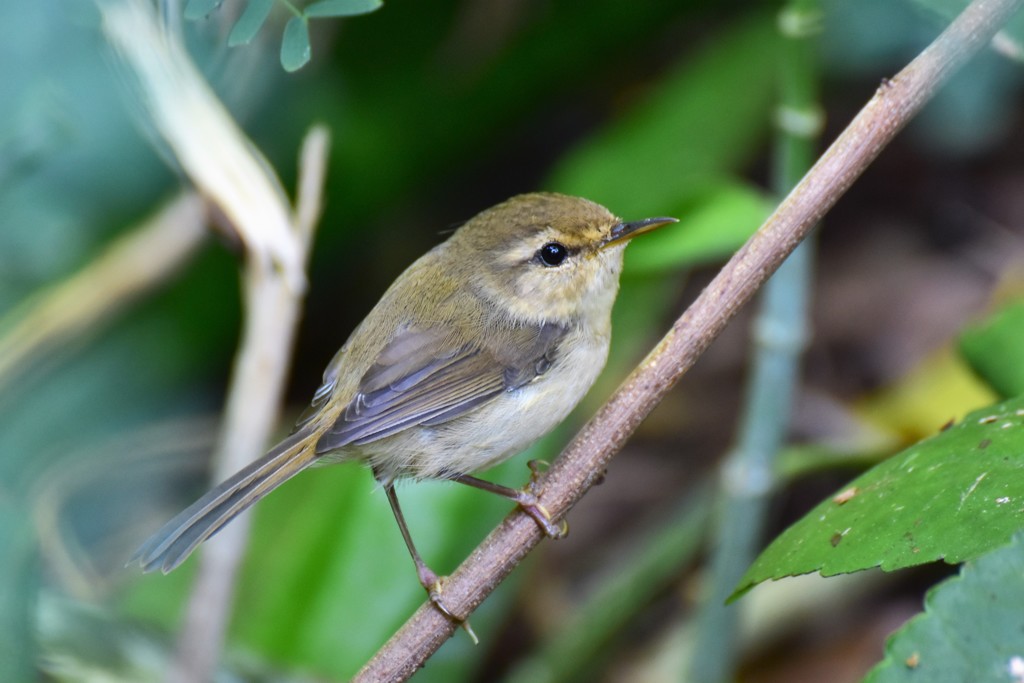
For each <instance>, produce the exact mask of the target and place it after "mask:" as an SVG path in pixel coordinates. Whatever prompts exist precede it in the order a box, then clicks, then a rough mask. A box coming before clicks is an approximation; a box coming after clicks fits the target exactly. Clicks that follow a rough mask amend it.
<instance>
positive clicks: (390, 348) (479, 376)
mask: <svg viewBox="0 0 1024 683" xmlns="http://www.w3.org/2000/svg"><path fill="white" fill-rule="evenodd" d="M564 336H565V328H564V327H561V326H558V325H536V326H519V327H516V328H514V329H510V330H506V331H503V332H502V337H501V339H502V343H500V344H495V345H493V346H495V347H496V349H497V350H495V349H492V348H488V346H487V345H486V344H481V343H477V342H469V341H466V340H465V339H464V338H460V337H459V336H458V335H453V334H451V333H450V332H449V331H447V330H444V329H439V328H428V329H420V330H415V329H414V330H407V331H404V332H402V333H400V334H398V335H397V336H396V337H395V338H394V339H393V340H392V341H391V342H390V343H389V344H388V345H387V346H385V347H384V349H383V350H382V351H381V353H380V355H379V356H378V357H377V360H376V362H375V363H374V364H373V365H372V366H371V367H370V369H369V370H368V371H367V372H366V374H365V375H363V377H362V379H361V380H360V383H359V390H358V392H357V393H356V396H355V398H353V399H352V401H351V403H349V405H348V406H347V407H346V408H345V410H344V411H342V413H341V415H340V416H339V417H338V419H337V421H336V422H335V424H334V425H333V426H332V427H331V428H330V429H328V430H327V431H326V432H325V433H324V435H323V436H322V437H321V438H320V440H319V441H318V443H317V452H318V453H326V452H329V451H332V450H335V449H338V448H342V447H343V446H348V445H360V444H366V443H370V442H372V441H376V440H378V439H383V438H385V437H387V436H391V435H393V434H396V433H398V432H400V431H402V430H403V429H408V428H409V427H413V426H417V425H437V424H441V423H444V422H447V421H449V420H453V419H455V418H457V417H460V416H461V415H465V414H466V413H468V412H470V411H471V410H473V409H474V408H477V407H478V406H480V405H481V404H483V403H486V402H487V401H490V400H492V399H494V398H495V397H496V396H499V395H500V394H502V393H503V392H506V391H514V390H516V389H518V388H519V387H521V386H523V385H525V384H528V383H529V382H532V381H533V380H534V379H536V378H537V377H539V376H540V375H542V374H543V373H544V372H545V371H546V370H547V369H548V367H549V366H550V365H551V363H552V362H553V361H554V358H555V355H556V353H557V350H558V345H559V343H560V342H561V340H562V339H563V338H564Z"/></svg>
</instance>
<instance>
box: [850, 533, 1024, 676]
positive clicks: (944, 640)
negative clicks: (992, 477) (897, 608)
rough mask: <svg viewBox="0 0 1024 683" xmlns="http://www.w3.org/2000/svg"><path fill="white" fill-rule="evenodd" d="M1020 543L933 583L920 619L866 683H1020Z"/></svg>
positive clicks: (1023, 555) (1023, 621) (1023, 653)
mask: <svg viewBox="0 0 1024 683" xmlns="http://www.w3.org/2000/svg"><path fill="white" fill-rule="evenodd" d="M1022 576H1024V537H1022V536H1021V535H1020V534H1018V535H1017V536H1016V537H1015V539H1014V541H1013V543H1011V544H1010V545H1008V546H1006V547H1003V548H999V549H998V550H994V551H992V552H991V553H988V554H987V555H983V556H981V557H979V558H978V559H977V560H976V561H973V562H968V563H967V564H965V565H964V567H963V569H961V570H960V576H958V577H955V578H952V579H948V580H946V581H943V582H942V583H940V584H938V585H937V586H935V587H934V588H932V589H931V590H930V591H928V597H927V598H926V599H925V612H924V613H923V614H920V615H918V616H916V617H914V618H913V619H911V620H910V621H909V622H908V623H907V624H906V625H905V626H904V627H903V628H901V629H900V630H899V631H897V632H896V633H895V634H893V635H892V637H890V638H889V641H888V642H887V643H886V646H885V651H886V655H885V659H884V660H883V661H882V662H881V663H879V664H878V666H876V667H875V668H874V669H872V670H871V672H870V673H869V674H868V676H867V677H866V678H865V679H864V680H865V683H902V682H904V681H906V682H908V683H910V682H915V681H928V682H929V683H942V682H943V681H950V683H960V682H961V681H1007V682H1008V683H1012V682H1013V681H1020V680H1021V678H1022V677H1024V647H1022V643H1024V581H1021V577H1022Z"/></svg>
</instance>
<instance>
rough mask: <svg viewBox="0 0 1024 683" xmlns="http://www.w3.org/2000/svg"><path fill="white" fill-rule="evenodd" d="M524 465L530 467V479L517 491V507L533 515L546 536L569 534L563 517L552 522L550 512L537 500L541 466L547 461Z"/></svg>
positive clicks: (540, 489)
mask: <svg viewBox="0 0 1024 683" xmlns="http://www.w3.org/2000/svg"><path fill="white" fill-rule="evenodd" d="M526 465H527V467H529V468H530V481H529V483H527V484H526V486H525V487H524V488H522V489H521V490H520V491H519V496H518V498H517V499H516V502H517V503H519V507H520V508H522V510H523V512H525V513H526V514H528V515H530V516H531V517H533V520H534V521H535V522H537V526H539V527H540V528H541V531H543V532H544V534H545V535H546V536H547V537H548V538H552V539H559V538H565V537H566V536H567V535H568V534H569V523H568V522H566V521H565V520H564V519H563V520H561V521H560V522H558V523H557V524H556V523H554V522H552V521H551V513H550V512H548V509H547V508H546V507H544V506H543V505H541V503H540V501H539V500H538V496H540V494H541V491H542V488H541V486H540V475H541V472H542V469H541V468H542V467H547V466H548V463H546V462H544V461H543V460H531V461H529V462H528V463H526Z"/></svg>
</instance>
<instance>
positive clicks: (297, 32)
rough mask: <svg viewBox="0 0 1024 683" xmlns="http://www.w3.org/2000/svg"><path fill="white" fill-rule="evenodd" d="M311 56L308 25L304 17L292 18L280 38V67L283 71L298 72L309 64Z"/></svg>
mask: <svg viewBox="0 0 1024 683" xmlns="http://www.w3.org/2000/svg"><path fill="white" fill-rule="evenodd" d="M311 54H312V48H311V47H310V46H309V24H308V23H307V22H306V19H305V17H292V18H291V19H289V20H288V23H287V24H285V26H284V36H283V37H282V38H281V66H282V67H284V70H285V71H298V70H299V69H301V68H302V67H304V66H305V65H306V63H307V62H309V58H310V55H311Z"/></svg>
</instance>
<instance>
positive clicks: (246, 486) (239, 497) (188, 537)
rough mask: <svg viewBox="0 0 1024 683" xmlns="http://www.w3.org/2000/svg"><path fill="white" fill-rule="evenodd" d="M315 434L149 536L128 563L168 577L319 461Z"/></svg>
mask: <svg viewBox="0 0 1024 683" xmlns="http://www.w3.org/2000/svg"><path fill="white" fill-rule="evenodd" d="M310 432H311V430H309V429H300V430H299V431H298V432H296V433H294V434H292V435H291V436H289V437H288V438H286V439H285V440H284V441H282V442H281V443H279V444H278V445H277V446H275V447H274V448H273V449H271V450H270V452H269V453H267V454H266V455H264V456H263V457H262V458H260V459H259V460H257V461H256V462H254V463H252V464H251V465H249V466H247V467H245V468H243V469H242V470H240V471H239V472H237V473H236V474H234V475H233V476H231V477H230V478H228V479H227V480H225V481H223V482H222V483H220V484H219V485H218V486H216V487H215V488H213V489H212V490H210V491H209V492H207V493H206V495H204V496H203V497H202V498H200V499H199V500H197V501H196V502H194V503H192V505H190V506H188V507H187V508H185V509H184V510H182V511H181V513H179V514H178V516H177V517H175V518H174V519H172V520H171V521H169V522H167V523H166V524H164V525H163V527H161V528H160V530H159V531H157V532H156V533H155V534H153V535H152V536H150V537H149V540H147V541H146V542H145V543H143V544H142V546H141V547H140V548H139V549H138V550H136V551H135V554H134V555H133V556H132V558H131V559H130V560H128V564H134V563H136V562H137V563H139V564H140V565H142V570H143V571H147V572H149V571H153V570H154V569H159V570H160V571H162V572H164V573H165V574H166V573H167V572H169V571H171V570H172V569H174V568H175V567H177V566H178V565H180V564H181V563H182V562H184V561H185V559H186V558H187V557H188V556H189V555H191V554H192V551H193V550H195V549H196V547H197V546H198V545H199V544H200V543H202V542H203V541H205V540H206V539H208V538H209V537H210V536H212V535H214V534H215V533H217V532H218V531H220V529H221V528H222V527H223V526H224V525H225V524H227V523H228V522H230V521H231V520H232V519H234V518H235V517H236V516H237V515H238V514H240V513H241V512H242V511H243V510H245V509H246V508H248V507H249V506H250V505H252V504H253V503H255V502H256V501H258V500H259V499H261V498H262V497H263V496H265V495H267V494H268V493H270V492H271V491H272V490H274V489H275V488H277V487H278V486H279V485H281V484H282V483H284V482H285V481H287V480H288V479H291V478H292V477H293V476H295V475H296V474H298V473H299V472H301V471H302V470H304V469H305V468H306V467H308V466H309V465H311V464H313V462H314V461H315V460H316V459H317V456H316V454H315V452H314V451H315V446H314V443H313V442H311V440H310V439H309V437H310Z"/></svg>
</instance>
